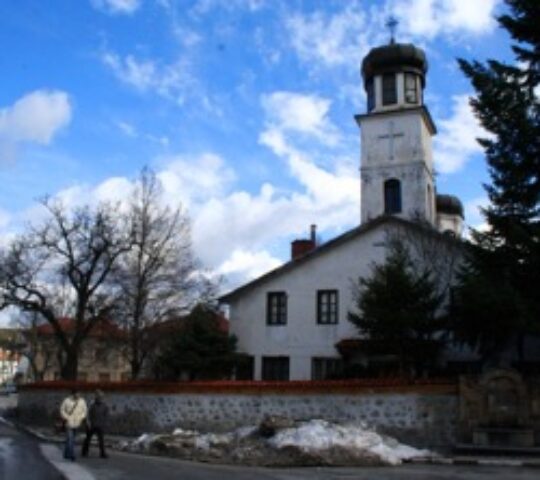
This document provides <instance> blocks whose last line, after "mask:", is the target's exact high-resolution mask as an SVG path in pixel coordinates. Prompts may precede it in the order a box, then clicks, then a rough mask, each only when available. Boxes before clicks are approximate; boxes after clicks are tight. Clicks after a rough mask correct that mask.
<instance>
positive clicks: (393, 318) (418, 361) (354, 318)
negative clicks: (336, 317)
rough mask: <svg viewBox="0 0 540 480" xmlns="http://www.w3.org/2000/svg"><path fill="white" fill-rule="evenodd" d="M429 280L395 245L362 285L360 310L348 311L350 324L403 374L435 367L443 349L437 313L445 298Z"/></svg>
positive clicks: (357, 305)
mask: <svg viewBox="0 0 540 480" xmlns="http://www.w3.org/2000/svg"><path fill="white" fill-rule="evenodd" d="M431 277H432V276H431V274H430V272H429V271H428V270H422V271H420V272H419V271H418V269H417V267H415V264H414V263H413V261H412V260H411V258H410V254H409V252H408V250H407V249H406V248H405V247H404V246H403V245H402V244H400V243H396V244H394V245H392V246H391V248H390V251H389V255H388V257H387V259H386V262H385V263H383V264H379V265H374V266H373V270H372V273H371V276H370V277H367V278H360V279H359V281H358V289H357V291H355V294H356V311H351V312H349V315H348V318H349V321H351V322H352V323H353V324H354V325H355V326H356V327H357V328H358V330H359V332H360V334H361V335H362V336H365V337H366V338H368V339H369V340H370V341H375V342H378V343H379V344H380V345H383V350H385V352H386V353H387V354H388V353H390V354H395V355H397V357H398V359H399V367H400V370H401V372H404V371H405V369H406V368H407V367H410V366H413V365H416V367H420V368H422V367H425V365H426V364H427V363H429V362H434V361H435V360H436V355H437V353H438V350H439V348H440V346H441V343H440V342H439V341H438V340H437V333H438V332H440V331H441V330H442V328H443V320H442V319H441V318H440V317H439V316H438V315H437V314H438V312H439V309H440V307H441V304H442V296H441V295H439V294H437V288H436V285H435V282H434V280H433V279H432V278H431Z"/></svg>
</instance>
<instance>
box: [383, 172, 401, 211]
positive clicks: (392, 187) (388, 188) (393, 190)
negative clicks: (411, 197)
mask: <svg viewBox="0 0 540 480" xmlns="http://www.w3.org/2000/svg"><path fill="white" fill-rule="evenodd" d="M384 213H387V214H392V213H401V183H400V181H399V180H397V179H395V178H391V179H390V180H386V182H384Z"/></svg>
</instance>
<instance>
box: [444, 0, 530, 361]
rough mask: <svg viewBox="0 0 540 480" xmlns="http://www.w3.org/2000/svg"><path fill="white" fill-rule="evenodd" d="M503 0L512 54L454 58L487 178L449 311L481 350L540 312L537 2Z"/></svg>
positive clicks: (518, 334) (499, 344)
mask: <svg viewBox="0 0 540 480" xmlns="http://www.w3.org/2000/svg"><path fill="white" fill-rule="evenodd" d="M506 4H507V7H508V13H506V14H505V15H502V16H501V17H500V18H499V19H498V20H499V23H500V25H501V26H502V27H503V28H505V29H506V30H507V31H508V33H509V34H510V36H511V37H512V39H513V45H512V49H513V52H514V54H515V57H516V59H515V60H516V61H515V62H514V63H512V64H507V63H503V62H499V61H497V60H493V59H492V60H488V61H487V62H486V63H481V62H478V61H466V60H463V59H461V60H459V64H460V67H461V69H462V70H463V72H464V73H465V75H466V76H467V77H468V78H469V79H470V81H471V83H472V85H473V86H474V88H475V90H476V97H475V98H473V99H472V100H471V106H472V107H473V110H474V112H475V114H476V115H477V117H478V119H479V121H480V123H481V124H482V126H483V127H484V129H485V130H486V131H487V132H489V136H487V137H486V138H481V139H479V140H478V141H479V143H480V144H481V146H482V147H483V148H484V151H485V156H486V161H487V164H488V170H489V174H490V178H491V181H490V183H489V184H488V185H485V189H486V192H487V194H488V197H489V201H490V204H489V206H488V207H487V208H486V209H484V210H483V214H484V216H485V219H486V223H487V225H488V228H487V229H486V230H483V231H479V230H477V231H473V232H472V237H473V241H474V243H475V245H476V246H475V247H474V248H473V249H472V255H471V257H470V262H469V265H468V266H467V269H466V270H465V271H464V273H463V275H462V282H461V286H460V287H459V288H458V289H457V291H456V300H457V302H456V304H455V305H454V307H455V308H454V312H453V313H454V315H455V317H456V320H457V325H456V328H457V335H458V338H459V339H461V340H463V341H465V342H466V343H469V344H470V345H472V346H476V347H479V349H480V350H481V351H482V352H483V353H487V352H489V351H491V352H492V353H494V350H496V349H497V348H498V349H499V350H502V349H503V348H504V347H503V343H505V342H506V343H507V344H508V343H509V342H510V341H513V340H516V339H519V338H523V336H524V335H526V334H528V333H531V332H534V331H535V330H538V326H539V318H540V297H539V296H538V294H537V292H536V289H537V286H538V285H540V105H539V101H538V100H539V99H538V92H539V88H540V85H539V84H540V29H539V28H538V25H539V24H540V2H538V0H507V1H506ZM486 294H487V295H488V296H490V297H491V298H493V302H485V300H486V296H485V295H486ZM503 300H504V301H505V302H506V303H505V304H504V305H502V304H501V302H502V301H503ZM481 304H483V307H482V308H484V310H482V309H481V307H480V305H481ZM502 312H505V315H502Z"/></svg>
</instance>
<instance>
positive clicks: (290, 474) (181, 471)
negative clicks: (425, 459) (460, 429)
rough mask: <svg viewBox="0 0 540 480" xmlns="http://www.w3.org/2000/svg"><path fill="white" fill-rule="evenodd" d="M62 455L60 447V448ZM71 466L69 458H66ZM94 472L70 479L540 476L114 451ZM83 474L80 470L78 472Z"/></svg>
mask: <svg viewBox="0 0 540 480" xmlns="http://www.w3.org/2000/svg"><path fill="white" fill-rule="evenodd" d="M53 448H56V449H57V451H58V457H59V456H60V455H59V452H60V450H59V449H58V447H56V446H55V447H53ZM65 463H67V464H68V466H69V463H70V462H65ZM77 466H78V467H81V469H83V470H84V472H86V473H87V474H89V475H90V476H88V477H86V476H84V477H83V476H77V475H74V476H73V477H69V476H68V478H70V479H71V480H83V479H84V480H87V479H88V480H413V479H414V480H533V479H534V480H538V478H539V477H540V470H539V469H534V468H533V469H527V468H522V467H515V468H513V467H487V466H450V465H448V466H446V465H403V466H399V467H385V468H380V467H378V468H290V469H268V468H253V467H232V466H221V465H207V464H201V463H195V462H186V461H181V460H174V459H171V458H164V457H149V456H144V455H136V454H127V453H119V452H110V458H109V459H107V460H103V459H101V458H99V457H98V456H97V452H95V451H94V455H93V456H92V457H89V458H86V459H80V460H77ZM79 475H80V474H79Z"/></svg>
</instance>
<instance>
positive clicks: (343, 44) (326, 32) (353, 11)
mask: <svg viewBox="0 0 540 480" xmlns="http://www.w3.org/2000/svg"><path fill="white" fill-rule="evenodd" d="M372 13H373V14H374V12H372ZM374 21H375V22H376V20H375V19H374V18H371V20H370V22H374ZM366 22H367V17H366V11H365V9H364V8H362V5H360V4H358V3H355V2H350V3H347V7H346V8H344V9H343V10H342V11H340V12H338V13H336V14H333V15H328V14H325V13H323V12H320V11H317V12H315V13H312V14H310V15H301V14H294V15H292V16H290V17H289V18H288V19H287V20H286V27H287V30H288V32H289V37H290V42H291V44H292V46H293V48H294V49H295V50H296V53H297V54H298V55H299V57H300V58H301V59H302V60H304V61H306V62H311V61H316V62H317V63H319V64H322V65H323V66H326V67H336V66H348V67H356V66H357V65H358V63H359V61H360V58H361V56H362V54H363V53H364V52H367V50H368V46H367V36H368V35H367V29H368V28H369V25H367V23H366Z"/></svg>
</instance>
